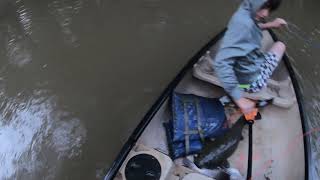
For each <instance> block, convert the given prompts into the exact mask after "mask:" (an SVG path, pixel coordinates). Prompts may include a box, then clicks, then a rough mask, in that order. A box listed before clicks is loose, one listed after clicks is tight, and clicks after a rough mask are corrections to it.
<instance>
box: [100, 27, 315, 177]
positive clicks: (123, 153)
mask: <svg viewBox="0 0 320 180" xmlns="http://www.w3.org/2000/svg"><path fill="white" fill-rule="evenodd" d="M226 30H227V28H224V29H223V30H222V31H220V32H219V33H218V34H217V35H216V36H215V37H213V38H212V39H211V40H210V41H209V42H208V43H207V44H206V45H205V46H203V47H202V48H201V49H200V50H199V51H198V52H197V53H196V54H195V55H194V56H193V57H192V58H191V59H190V60H189V61H188V62H187V64H186V65H185V66H184V67H183V68H182V70H180V72H179V73H178V74H177V75H176V77H175V78H174V79H173V80H172V81H171V82H170V83H169V84H168V86H167V87H166V89H165V90H164V91H163V93H162V94H161V95H160V97H159V98H158V99H157V100H156V101H155V103H154V104H153V105H152V106H151V108H150V109H149V110H148V111H147V113H146V114H145V116H144V117H143V118H142V120H141V121H140V122H139V124H138V125H137V127H136V128H135V129H134V131H133V133H132V134H131V136H130V137H129V138H128V140H127V141H126V143H125V144H124V145H123V147H122V148H121V150H120V152H119V154H118V155H117V157H116V158H115V160H114V161H113V163H112V165H111V166H110V168H109V169H108V172H107V174H106V176H105V177H104V180H111V179H113V178H114V177H115V176H116V174H117V172H118V171H119V169H120V167H121V165H122V163H123V162H124V161H125V159H126V157H127V155H128V154H129V152H130V151H131V150H132V148H133V147H134V146H135V144H136V142H137V141H138V139H139V137H140V136H141V134H142V133H143V132H144V130H145V129H146V127H147V126H148V125H149V123H150V122H151V120H152V119H153V117H154V116H155V114H156V113H157V112H158V110H159V109H160V108H161V106H162V105H163V104H164V102H165V101H166V100H167V99H168V98H169V97H170V95H171V93H172V92H173V91H174V89H175V88H176V86H177V85H178V84H179V82H180V81H181V80H182V79H183V77H184V76H185V75H186V73H187V72H188V71H189V70H190V68H192V67H193V65H194V64H195V63H196V62H197V61H198V60H199V58H200V57H201V56H203V54H204V53H205V52H206V51H208V50H209V49H210V47H212V46H213V45H214V44H216V43H217V42H218V41H219V40H220V39H221V38H222V37H223V35H224V33H225V32H226ZM269 33H270V35H271V37H272V39H273V40H274V41H278V38H277V36H276V34H275V33H274V32H273V31H272V30H269ZM283 61H284V64H285V66H286V68H287V69H288V72H289V76H290V78H291V81H292V84H293V88H294V91H295V94H296V98H297V102H298V107H299V114H300V118H301V125H302V130H303V135H304V136H303V144H304V156H305V158H304V159H305V180H308V179H312V178H311V169H310V167H311V164H310V163H311V146H310V137H309V136H305V133H307V132H308V131H309V130H310V128H309V126H308V124H307V122H306V112H305V110H304V107H303V104H304V103H303V102H304V101H303V96H302V90H301V87H300V86H299V84H298V80H297V77H296V74H295V71H294V69H293V67H292V65H291V64H290V61H289V58H288V56H287V55H286V54H285V55H284V56H283Z"/></svg>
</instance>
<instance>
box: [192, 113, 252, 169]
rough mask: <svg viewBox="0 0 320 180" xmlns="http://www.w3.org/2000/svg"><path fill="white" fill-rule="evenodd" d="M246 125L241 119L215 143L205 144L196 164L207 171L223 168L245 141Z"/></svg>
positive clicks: (196, 159) (208, 142)
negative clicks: (242, 141) (244, 129)
mask: <svg viewBox="0 0 320 180" xmlns="http://www.w3.org/2000/svg"><path fill="white" fill-rule="evenodd" d="M245 125H246V121H245V120H244V119H243V117H241V118H239V119H238V120H237V122H236V123H235V124H234V125H233V126H232V127H231V128H230V129H229V130H228V131H227V132H226V133H225V134H223V135H221V136H219V137H217V138H216V139H215V140H214V141H207V142H205V145H204V148H203V149H202V150H201V152H200V153H199V154H198V156H197V157H196V158H195V164H196V165H197V166H198V167H200V168H206V169H215V168H217V167H221V166H223V165H224V164H225V163H226V162H227V158H229V157H230V156H231V155H232V154H233V153H234V152H235V150H236V149H237V147H238V144H239V142H240V141H241V140H242V139H243V136H242V130H243V127H244V126H245ZM227 164H228V163H227ZM226 166H228V165H226Z"/></svg>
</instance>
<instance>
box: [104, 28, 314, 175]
mask: <svg viewBox="0 0 320 180" xmlns="http://www.w3.org/2000/svg"><path fill="white" fill-rule="evenodd" d="M225 31H226V30H223V31H221V32H220V33H219V34H217V35H216V36H215V37H214V38H213V39H212V40H211V41H210V42H209V43H208V44H206V45H205V46H204V47H203V48H202V49H201V50H200V51H199V52H198V53H197V54H196V55H195V56H194V57H193V58H191V60H190V61H189V62H188V63H187V64H186V65H185V66H184V67H183V69H182V70H181V71H180V72H179V73H178V75H177V76H176V78H175V79H174V80H173V81H172V82H171V83H170V84H169V85H168V87H167V88H166V89H165V91H164V92H163V93H162V94H161V96H160V97H159V98H158V100H157V101H156V102H155V103H154V105H153V106H152V107H151V108H150V110H149V111H148V112H147V114H146V115H145V116H144V118H143V119H142V121H141V122H140V123H139V124H138V126H137V127H136V129H135V130H134V132H133V134H132V135H131V136H130V137H129V139H128V140H127V142H126V143H125V145H124V146H123V148H122V149H121V151H120V152H119V154H118V156H117V158H116V159H115V161H114V162H113V164H112V166H111V167H110V169H109V170H108V172H107V174H106V176H105V180H108V179H117V180H125V179H127V180H133V179H154V180H156V179H161V180H167V179H184V180H188V179H199V180H201V179H203V180H205V179H208V180H209V179H212V178H209V177H207V176H205V175H203V174H201V173H199V172H197V171H195V170H194V169H190V168H187V167H184V166H180V165H176V164H175V163H174V162H173V161H172V160H171V158H170V156H169V148H168V145H167V137H166V132H165V129H164V127H163V123H164V122H166V121H168V120H169V119H170V113H169V111H170V106H169V98H170V96H171V94H172V93H173V92H178V93H183V94H195V95H198V96H204V97H215V98H216V97H221V96H222V95H223V94H224V92H223V91H222V89H221V88H220V87H218V86H215V85H213V84H210V83H208V82H205V81H202V80H199V79H197V78H195V77H194V76H193V75H192V72H193V67H194V65H195V64H196V63H197V62H199V60H201V59H202V58H203V57H204V55H205V54H206V52H208V51H211V53H215V52H216V49H217V46H218V44H219V42H220V40H221V38H222V37H223V35H224V33H225ZM275 40H277V37H276V36H275V34H274V33H273V32H272V31H264V32H263V41H262V44H263V49H268V47H270V45H271V44H272V43H273V42H274V41H275ZM272 78H273V79H275V80H279V81H281V80H283V79H287V80H289V81H290V82H291V84H292V86H290V87H291V88H289V90H290V91H291V90H292V92H291V93H293V95H294V99H295V101H294V104H293V105H292V106H291V107H290V108H279V107H277V106H275V105H268V106H266V107H264V108H263V109H261V110H260V113H261V116H262V120H260V121H257V122H255V123H254V124H253V126H252V134H253V135H252V136H251V138H252V139H250V135H248V134H251V133H249V132H250V131H249V128H248V127H245V128H244V129H243V132H242V135H243V137H244V138H243V140H242V141H240V143H239V145H238V147H237V149H236V151H235V152H234V153H233V154H232V155H231V156H230V157H229V158H228V161H229V163H230V167H232V168H235V169H237V170H238V171H239V172H240V173H241V175H242V177H244V178H245V177H248V176H249V174H248V173H249V172H250V177H251V178H248V179H263V180H265V179H290V180H294V179H299V180H300V179H309V176H310V172H309V171H310V169H309V163H310V140H309V137H308V136H307V134H308V126H307V124H306V122H305V113H304V109H303V108H304V107H303V99H302V95H301V90H300V87H299V84H298V82H297V79H296V75H295V73H294V70H293V68H292V66H291V64H290V62H289V59H288V56H287V55H285V56H284V57H283V60H282V62H281V63H280V65H279V66H278V67H277V69H276V70H275V72H274V75H273V77H272ZM249 140H250V141H251V142H249ZM250 147H251V148H252V149H251V150H252V151H251V153H248V148H250ZM141 164H147V165H146V167H141V168H138V169H139V170H138V171H132V167H133V166H138V165H141ZM248 166H249V167H248ZM248 169H250V170H249V171H248ZM151 171H152V174H151V175H150V174H149V176H145V175H146V174H148V172H149V173H150V172H151ZM150 177H152V178H150Z"/></svg>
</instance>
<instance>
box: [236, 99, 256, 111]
mask: <svg viewBox="0 0 320 180" xmlns="http://www.w3.org/2000/svg"><path fill="white" fill-rule="evenodd" d="M235 102H236V104H237V105H238V107H239V108H240V109H241V112H242V113H243V114H248V113H251V112H252V111H254V108H255V107H256V103H255V102H254V101H252V100H250V99H247V98H240V99H239V100H237V101H235Z"/></svg>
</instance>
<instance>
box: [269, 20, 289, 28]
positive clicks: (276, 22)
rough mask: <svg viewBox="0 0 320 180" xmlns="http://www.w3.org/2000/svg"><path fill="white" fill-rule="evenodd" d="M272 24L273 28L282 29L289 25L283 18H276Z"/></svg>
mask: <svg viewBox="0 0 320 180" xmlns="http://www.w3.org/2000/svg"><path fill="white" fill-rule="evenodd" d="M271 23H272V26H273V28H282V27H285V26H287V25H288V23H287V22H286V21H285V20H284V19H282V18H276V19H275V20H273V21H272V22H271Z"/></svg>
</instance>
